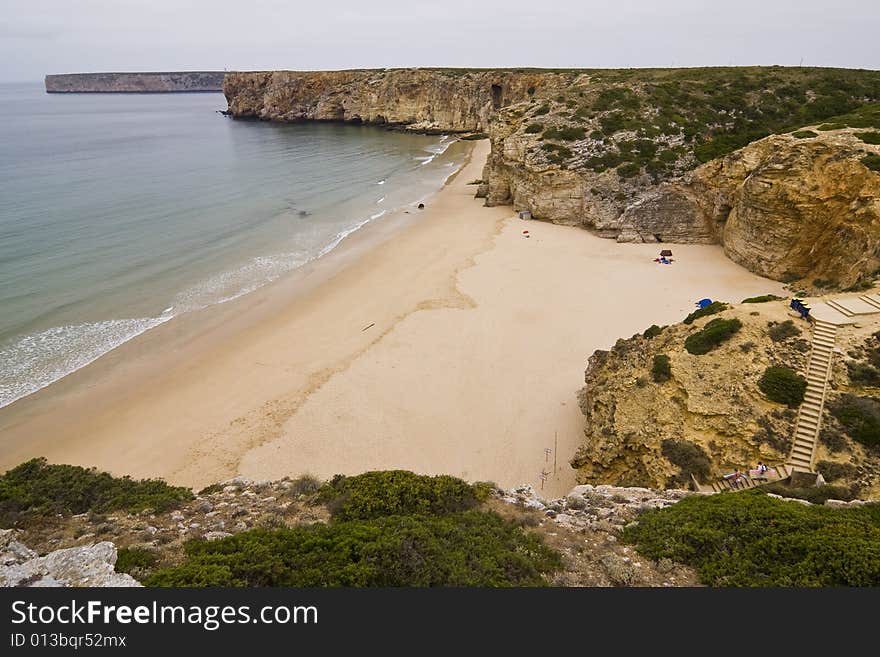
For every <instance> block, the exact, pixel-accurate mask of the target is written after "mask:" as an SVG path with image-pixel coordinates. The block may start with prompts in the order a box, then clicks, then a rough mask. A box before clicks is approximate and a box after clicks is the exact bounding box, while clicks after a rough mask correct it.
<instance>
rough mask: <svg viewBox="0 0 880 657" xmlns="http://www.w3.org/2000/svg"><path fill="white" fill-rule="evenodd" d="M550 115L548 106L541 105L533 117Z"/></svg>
mask: <svg viewBox="0 0 880 657" xmlns="http://www.w3.org/2000/svg"><path fill="white" fill-rule="evenodd" d="M549 113H550V106H549V105H547V104H546V103H545V104H544V105H541V106H540V107H539V108H538V109H536V110H535V112H534V116H544V115H545V114H549Z"/></svg>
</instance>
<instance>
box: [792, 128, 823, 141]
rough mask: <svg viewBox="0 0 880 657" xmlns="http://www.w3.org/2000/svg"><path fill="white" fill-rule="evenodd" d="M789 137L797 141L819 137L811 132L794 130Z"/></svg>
mask: <svg viewBox="0 0 880 657" xmlns="http://www.w3.org/2000/svg"><path fill="white" fill-rule="evenodd" d="M791 136H792V137H795V138H797V139H809V138H810V137H818V136H819V135H817V134H816V133H815V132H813V131H812V130H796V131H795V132H792V133H791Z"/></svg>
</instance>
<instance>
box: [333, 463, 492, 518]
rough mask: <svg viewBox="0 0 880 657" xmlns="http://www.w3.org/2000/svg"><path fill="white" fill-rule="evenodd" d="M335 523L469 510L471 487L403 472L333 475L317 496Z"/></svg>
mask: <svg viewBox="0 0 880 657" xmlns="http://www.w3.org/2000/svg"><path fill="white" fill-rule="evenodd" d="M318 497H319V499H320V500H321V501H324V502H326V503H327V505H328V507H329V508H330V511H331V517H332V518H333V519H334V520H366V519H369V518H378V517H381V516H391V515H401V514H435V515H436V514H443V513H455V512H458V511H464V510H467V509H472V508H473V507H475V506H477V504H478V503H479V499H478V498H477V493H476V491H475V489H474V487H473V486H471V485H470V484H468V483H467V482H465V481H462V480H461V479H457V478H455V477H450V476H449V475H438V476H436V477H429V476H426V475H417V474H414V473H412V472H408V471H406V470H381V471H375V472H365V473H364V474H360V475H357V476H355V477H345V476H343V475H336V476H335V477H333V479H332V480H330V481H329V482H327V483H326V484H324V486H323V487H322V488H321V491H320V492H319V495H318Z"/></svg>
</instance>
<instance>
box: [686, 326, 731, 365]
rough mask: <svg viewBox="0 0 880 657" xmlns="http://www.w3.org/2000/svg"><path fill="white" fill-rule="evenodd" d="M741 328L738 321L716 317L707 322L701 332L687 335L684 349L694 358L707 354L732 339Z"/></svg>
mask: <svg viewBox="0 0 880 657" xmlns="http://www.w3.org/2000/svg"><path fill="white" fill-rule="evenodd" d="M741 328H742V322H741V321H739V320H738V319H722V318H721V317H716V318H715V319H713V320H711V321H709V322H708V323H707V324H706V325H705V326H704V327H703V328H702V330H700V331H697V332H696V333H694V334H692V335H689V336H688V337H687V339H686V340H685V341H684V348H685V349H687V350H688V353H691V354H694V355H695V356H700V355H702V354H707V353H709V352H710V351H712V350H713V349H714V348H715V347H717V346H718V345H720V344H721V343H723V342H726V341H727V340H729V339H730V338H731V337H733V336H734V335H735V334H736V333H737V332H739V330H740V329H741Z"/></svg>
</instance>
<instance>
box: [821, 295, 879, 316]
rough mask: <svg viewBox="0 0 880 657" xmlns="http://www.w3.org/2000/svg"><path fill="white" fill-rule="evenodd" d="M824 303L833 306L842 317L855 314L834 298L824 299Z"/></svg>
mask: <svg viewBox="0 0 880 657" xmlns="http://www.w3.org/2000/svg"><path fill="white" fill-rule="evenodd" d="M825 304H826V305H828V306H830V307H831V308H834V310H836V311H837V312H839V313H840V314H841V315H843V316H844V317H855V315H856V314H855V313H854V312H853V311H852V310H850V309H849V308H847V307H845V306H844V305H843V304H841V303H839V302H837V301H835V300H834V299H825ZM872 305H873V304H872Z"/></svg>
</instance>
